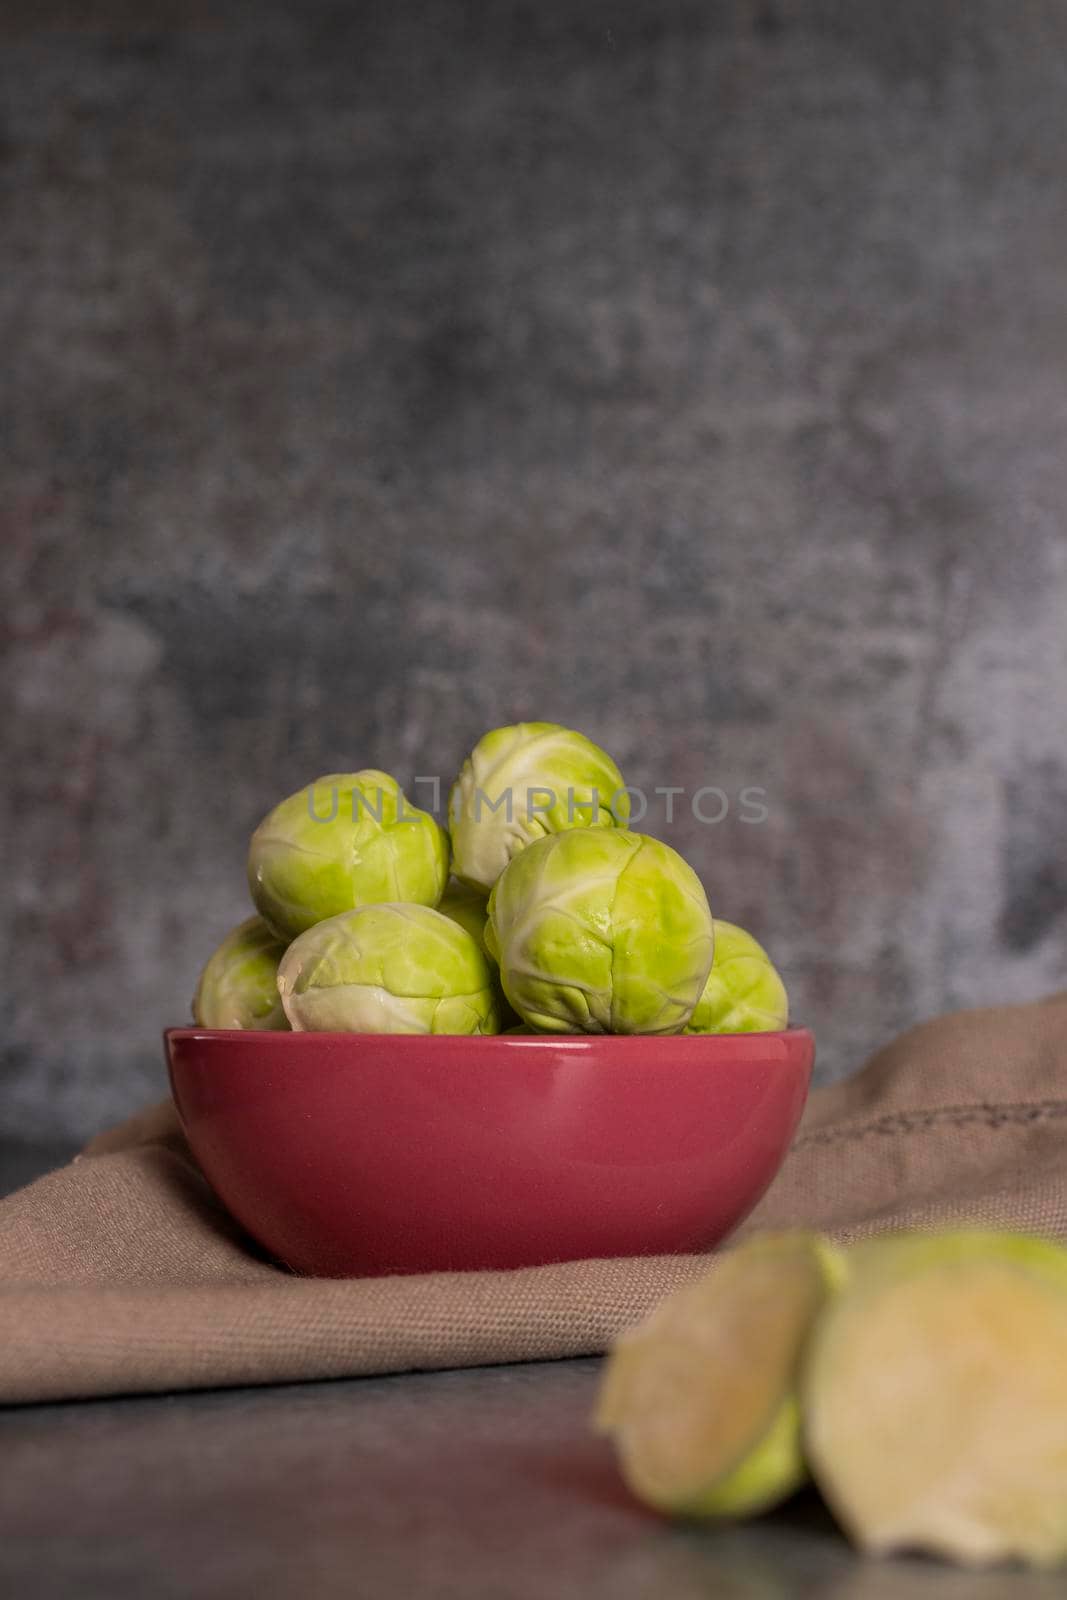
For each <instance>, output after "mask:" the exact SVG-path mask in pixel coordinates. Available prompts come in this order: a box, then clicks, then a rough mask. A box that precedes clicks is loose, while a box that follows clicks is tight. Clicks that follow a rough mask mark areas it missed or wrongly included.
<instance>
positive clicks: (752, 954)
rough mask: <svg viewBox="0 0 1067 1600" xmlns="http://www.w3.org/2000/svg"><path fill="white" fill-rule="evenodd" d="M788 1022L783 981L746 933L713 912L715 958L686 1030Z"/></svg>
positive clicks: (766, 1029) (774, 1026) (773, 1027)
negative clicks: (714, 916) (714, 915)
mask: <svg viewBox="0 0 1067 1600" xmlns="http://www.w3.org/2000/svg"><path fill="white" fill-rule="evenodd" d="M788 1022H789V998H788V996H787V994H786V992H785V984H784V983H783V982H782V980H781V978H780V977H779V976H778V973H777V971H776V970H775V968H774V967H773V966H772V965H771V958H770V956H769V955H768V954H767V952H766V950H764V948H763V946H762V945H761V944H757V943H756V941H755V939H753V937H752V935H751V934H750V933H746V932H745V930H744V928H739V927H737V925H736V924H735V923H733V922H723V921H722V920H721V919H720V918H719V917H716V918H715V960H714V961H713V962H712V965H711V972H710V974H709V976H708V981H707V983H706V984H705V986H704V993H703V994H702V995H701V997H700V999H699V1000H698V1001H697V1004H696V1010H695V1011H694V1012H693V1015H692V1016H691V1017H690V1018H689V1021H688V1023H687V1024H686V1026H685V1029H684V1031H685V1032H686V1033H776V1032H777V1031H778V1030H779V1028H784V1027H786V1025H787V1024H788Z"/></svg>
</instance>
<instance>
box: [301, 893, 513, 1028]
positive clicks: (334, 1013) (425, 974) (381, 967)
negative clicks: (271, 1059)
mask: <svg viewBox="0 0 1067 1600" xmlns="http://www.w3.org/2000/svg"><path fill="white" fill-rule="evenodd" d="M278 989H279V991H280V993H281V997H282V1004H283V1006H284V1007H285V1013H286V1016H287V1017H288V1018H289V1021H290V1022H291V1024H292V1026H293V1027H294V1028H295V1029H296V1030H297V1031H298V1032H306V1033H333V1032H340V1033H498V1032H499V1031H500V1020H499V1017H498V1015H497V1004H496V990H495V988H494V984H493V978H492V973H491V971H490V967H489V963H488V961H487V960H486V957H485V956H484V954H483V953H482V951H481V950H480V949H479V947H478V945H477V943H476V942H475V940H474V939H472V937H471V935H470V934H469V933H467V932H466V930H465V929H463V928H461V927H459V926H458V924H456V923H455V922H453V921H452V920H451V919H450V918H449V917H444V916H442V915H441V913H440V912H439V911H434V910H432V909H431V908H430V907H429V906H419V905H373V906H360V907H358V909H357V910H355V911H343V912H342V913H341V914H340V916H337V917H330V918H328V919H327V920H326V921H325V922H319V923H316V925H315V926H314V927H313V928H309V929H308V930H307V932H306V933H302V934H301V935H300V937H299V938H298V939H295V940H294V941H293V943H292V944H291V945H290V946H289V949H288V950H287V951H286V953H285V956H284V957H283V959H282V962H281V965H280V966H279V968H278Z"/></svg>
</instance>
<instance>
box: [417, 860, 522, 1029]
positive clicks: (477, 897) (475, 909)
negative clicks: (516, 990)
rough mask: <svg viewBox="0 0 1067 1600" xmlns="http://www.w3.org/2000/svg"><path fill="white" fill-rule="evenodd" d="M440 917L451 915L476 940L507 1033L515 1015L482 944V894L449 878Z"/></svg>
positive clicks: (483, 906)
mask: <svg viewBox="0 0 1067 1600" xmlns="http://www.w3.org/2000/svg"><path fill="white" fill-rule="evenodd" d="M437 909H438V911H440V913H441V915H442V916H445V917H451V919H452V921H453V922H455V923H457V924H458V926H459V927H461V928H465V929H466V930H467V932H468V933H469V934H470V936H471V938H472V939H474V940H475V941H476V942H477V945H478V948H479V950H481V951H482V953H483V954H484V955H485V956H486V958H487V960H488V962H489V969H490V971H491V972H492V974H493V987H494V989H495V990H496V1004H497V1011H498V1013H499V1016H500V1031H501V1032H502V1033H509V1032H511V1031H512V1029H511V1024H512V1023H513V1022H518V1020H519V1019H518V1017H517V1016H516V1014H515V1012H514V1011H513V1010H512V1008H511V1006H510V1005H509V1004H508V1001H507V996H506V995H505V993H504V990H503V986H502V985H501V982H500V972H499V969H498V967H497V964H496V961H495V960H494V958H493V957H492V956H491V955H490V954H489V952H488V950H487V949H486V946H485V919H486V915H487V909H488V908H487V906H486V899H485V895H484V894H482V893H481V892H480V890H478V889H472V888H470V887H469V885H467V884H465V883H460V881H459V879H458V878H453V879H452V880H451V881H450V883H449V884H448V887H447V888H446V889H445V892H444V894H443V895H442V896H441V899H440V900H439V902H438V905H437Z"/></svg>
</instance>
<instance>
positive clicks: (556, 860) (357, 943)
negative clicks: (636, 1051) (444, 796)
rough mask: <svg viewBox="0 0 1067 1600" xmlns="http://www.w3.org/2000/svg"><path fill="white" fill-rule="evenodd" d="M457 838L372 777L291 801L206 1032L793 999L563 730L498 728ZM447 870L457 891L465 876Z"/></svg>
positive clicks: (217, 988) (323, 783) (459, 786)
mask: <svg viewBox="0 0 1067 1600" xmlns="http://www.w3.org/2000/svg"><path fill="white" fill-rule="evenodd" d="M448 815H449V823H450V834H451V837H450V836H449V833H446V832H445V830H444V828H442V827H441V825H440V823H438V822H437V820H436V819H435V818H434V817H433V816H432V815H431V814H430V813H429V812H427V811H420V810H419V809H417V808H416V807H415V806H413V805H411V804H410V802H409V801H408V800H407V798H406V797H405V795H404V793H403V791H402V790H401V788H400V786H399V785H398V784H397V782H396V781H395V779H393V778H391V777H390V776H389V775H388V774H387V773H385V772H378V771H376V770H375V769H373V768H368V769H366V770H364V771H362V772H355V773H344V774H335V775H330V776H327V777H324V778H320V779H318V780H317V781H316V782H315V783H314V784H312V785H310V786H309V788H307V789H301V790H300V791H299V792H298V793H297V794H294V795H290V796H289V798H288V799H287V800H283V801H282V802H281V804H280V805H277V806H275V808H274V810H273V811H271V812H270V813H269V815H268V816H266V817H265V818H264V819H263V821H262V822H261V823H260V825H259V827H258V828H257V829H256V831H255V833H254V834H253V835H252V841H251V845H250V848H249V854H248V883H249V888H250V890H251V893H252V900H253V903H254V904H255V907H256V911H257V915H256V916H254V917H250V918H249V919H248V920H247V921H246V922H243V923H241V924H240V926H239V927H237V928H235V929H234V930H233V932H232V933H231V934H229V935H228V937H227V938H226V939H224V940H223V942H222V944H221V945H220V946H219V948H218V949H217V950H216V951H215V953H214V955H213V956H212V957H211V959H210V960H209V961H208V963H207V965H206V967H205V968H204V971H203V973H202V975H201V978H200V983H199V986H198V988H197V992H196V998H195V1000H194V1002H193V1014H194V1016H195V1018H196V1021H197V1023H198V1024H199V1025H200V1026H201V1027H206V1028H274V1029H281V1028H294V1029H297V1030H303V1031H311V1032H319V1033H321V1032H335V1031H340V1032H353V1033H460V1034H476V1033H477V1034H487V1033H500V1032H502V1031H510V1032H522V1033H642V1034H670V1033H743V1032H766V1031H771V1030H774V1029H778V1028H784V1027H785V1026H786V1022H787V1016H788V1004H787V999H786V992H785V987H784V985H783V983H782V980H781V978H780V977H779V975H778V973H777V972H776V971H775V969H774V967H773V966H772V965H771V962H770V960H769V959H768V957H767V955H766V952H765V951H764V950H763V949H762V948H761V947H760V945H758V944H757V943H756V941H755V939H753V938H752V937H751V935H749V934H747V933H746V932H745V931H744V930H743V929H742V928H738V927H735V926H734V925H733V924H731V923H727V922H720V921H718V920H713V919H712V915H711V910H710V908H709V906H708V900H707V896H706V894H705V893H704V889H703V886H702V885H701V882H700V880H699V878H698V877H697V876H696V874H695V873H694V871H693V870H692V868H691V867H690V866H689V865H688V864H687V863H686V862H685V861H684V860H683V859H682V857H681V856H680V855H679V854H678V853H677V851H675V850H672V849H671V848H670V846H669V845H666V844H663V843H662V842H661V841H660V840H658V839H653V838H651V837H650V836H648V835H646V834H639V833H633V832H631V831H630V830H629V829H628V828H627V826H626V824H627V822H628V820H629V800H628V794H627V791H626V787H625V785H624V782H623V778H622V774H621V773H620V772H619V769H618V767H617V766H616V765H615V763H614V762H613V761H612V760H611V758H610V756H608V755H606V754H605V752H604V751H603V750H601V749H599V748H598V747H597V746H596V745H595V744H593V743H592V742H591V741H590V740H589V739H587V738H585V737H584V735H582V734H580V733H575V732H573V731H572V730H571V729H569V728H562V727H559V726H557V725H556V724H555V723H550V722H522V723H518V724H516V725H514V726H512V727H507V728H496V729H494V730H493V731H492V732H491V733H487V734H486V735H485V736H484V738H482V739H480V740H479V741H478V743H477V745H475V747H474V749H473V750H472V751H471V754H470V755H469V756H468V757H467V759H466V761H465V762H464V763H463V767H462V770H461V772H460V774H459V777H458V778H457V779H456V781H455V783H454V784H453V786H452V792H451V795H450V796H449V805H448ZM450 871H451V873H452V875H453V876H452V877H451V879H450V877H449V873H450Z"/></svg>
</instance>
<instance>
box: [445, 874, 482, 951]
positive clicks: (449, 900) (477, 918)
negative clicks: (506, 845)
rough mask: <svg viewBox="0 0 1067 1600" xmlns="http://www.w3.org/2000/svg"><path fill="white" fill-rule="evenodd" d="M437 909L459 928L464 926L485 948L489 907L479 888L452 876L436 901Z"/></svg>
mask: <svg viewBox="0 0 1067 1600" xmlns="http://www.w3.org/2000/svg"><path fill="white" fill-rule="evenodd" d="M437 909H438V911H439V912H440V913H441V915H442V916H443V917H450V918H451V919H452V921H453V922H455V923H458V925H459V926H460V927H461V928H465V929H466V930H467V932H468V933H469V934H470V936H471V938H472V939H474V940H476V941H477V943H478V944H479V945H480V946H481V948H482V949H483V950H485V921H486V917H487V916H488V915H489V908H488V904H487V896H486V895H484V894H483V893H482V891H481V890H480V889H472V888H471V887H470V885H469V884H466V883H460V881H459V879H458V878H452V879H450V881H449V882H448V883H447V884H446V886H445V892H444V894H443V895H442V896H441V898H440V900H439V901H438V902H437ZM487 953H488V952H487Z"/></svg>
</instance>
